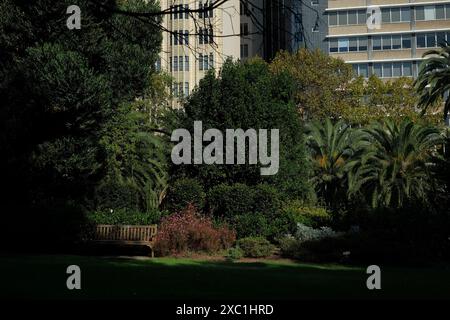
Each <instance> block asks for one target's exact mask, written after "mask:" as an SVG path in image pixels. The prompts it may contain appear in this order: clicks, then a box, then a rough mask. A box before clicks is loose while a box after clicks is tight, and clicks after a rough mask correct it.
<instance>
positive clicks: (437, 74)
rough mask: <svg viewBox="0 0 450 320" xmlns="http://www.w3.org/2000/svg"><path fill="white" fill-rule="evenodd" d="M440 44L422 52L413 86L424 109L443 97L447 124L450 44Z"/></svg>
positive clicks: (449, 100) (449, 85) (449, 108)
mask: <svg viewBox="0 0 450 320" xmlns="http://www.w3.org/2000/svg"><path fill="white" fill-rule="evenodd" d="M440 46H441V47H440V48H439V49H435V50H430V51H427V52H426V53H425V54H424V58H425V60H424V61H423V62H422V64H421V66H420V71H419V76H418V77H417V80H416V82H415V88H416V90H417V92H418V93H419V103H418V104H419V106H421V107H422V108H423V110H424V111H425V110H426V109H427V108H430V107H431V106H433V105H436V104H438V103H439V102H441V101H442V100H441V99H445V104H444V121H445V122H446V124H447V125H449V116H448V112H449V110H450V95H449V89H450V46H449V45H448V44H447V43H446V44H440Z"/></svg>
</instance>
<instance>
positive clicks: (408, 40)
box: [402, 35, 411, 49]
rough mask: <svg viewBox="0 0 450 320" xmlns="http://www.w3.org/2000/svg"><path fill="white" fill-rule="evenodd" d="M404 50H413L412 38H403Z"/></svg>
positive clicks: (405, 36)
mask: <svg viewBox="0 0 450 320" xmlns="http://www.w3.org/2000/svg"><path fill="white" fill-rule="evenodd" d="M402 48H403V49H411V36H407V35H404V36H402Z"/></svg>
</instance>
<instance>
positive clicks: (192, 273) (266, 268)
mask: <svg viewBox="0 0 450 320" xmlns="http://www.w3.org/2000/svg"><path fill="white" fill-rule="evenodd" d="M1 261H2V262H1V265H0V272H1V274H2V275H3V276H4V279H3V280H2V287H3V290H2V293H1V296H2V297H7V298H32V299H46V298H51V299H280V300H283V299H289V300H290V299H322V298H323V299H346V298H351V299H357V298H375V299H377V298H447V299H448V298H450V293H449V290H448V283H450V273H449V270H448V269H445V268H440V269H412V268H383V266H381V267H382V290H378V291H369V290H368V289H367V288H366V279H367V277H368V275H367V274H366V272H365V268H355V267H345V266H340V265H315V264H299V263H289V262H280V263H279V262H276V261H261V262H246V263H241V262H237V263H233V262H227V261H200V260H192V259H181V258H156V259H144V260H137V259H125V258H117V257H113V258H110V257H93V256H68V255H64V256H59V255H58V256H55V255H53V256H50V255H47V256H3V257H1ZM71 264H75V265H78V266H80V268H81V273H82V274H81V278H82V281H81V282H82V289H81V290H73V291H71V290H68V289H67V288H66V279H67V277H68V275H67V274H66V268H67V266H69V265H71Z"/></svg>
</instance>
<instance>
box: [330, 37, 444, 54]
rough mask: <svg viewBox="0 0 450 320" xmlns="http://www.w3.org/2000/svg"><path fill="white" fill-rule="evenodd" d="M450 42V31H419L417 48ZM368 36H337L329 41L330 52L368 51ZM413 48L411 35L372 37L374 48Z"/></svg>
mask: <svg viewBox="0 0 450 320" xmlns="http://www.w3.org/2000/svg"><path fill="white" fill-rule="evenodd" d="M446 41H447V42H450V32H431V33H418V34H417V36H416V47H417V48H435V47H437V46H439V45H440V44H443V43H445V42H446ZM367 49H368V38H367V37H349V38H337V39H331V40H330V41H329V52H331V53H332V52H358V51H367ZM401 49H411V35H384V36H373V37H372V50H374V51H379V50H401Z"/></svg>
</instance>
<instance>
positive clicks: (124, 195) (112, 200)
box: [94, 179, 140, 211]
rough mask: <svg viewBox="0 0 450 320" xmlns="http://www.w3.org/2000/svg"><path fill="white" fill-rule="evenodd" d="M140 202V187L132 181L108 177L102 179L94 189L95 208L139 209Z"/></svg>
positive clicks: (102, 209)
mask: <svg viewBox="0 0 450 320" xmlns="http://www.w3.org/2000/svg"><path fill="white" fill-rule="evenodd" d="M139 203H140V198H139V189H138V188H137V187H136V186H135V185H133V184H132V183H127V182H122V181H119V180H117V179H108V180H104V181H102V182H101V183H100V184H99V186H97V187H96V188H95V191H94V207H95V210H99V211H106V210H108V211H109V210H110V209H128V210H139V207H140V205H139Z"/></svg>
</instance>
